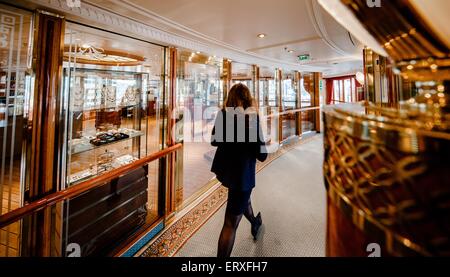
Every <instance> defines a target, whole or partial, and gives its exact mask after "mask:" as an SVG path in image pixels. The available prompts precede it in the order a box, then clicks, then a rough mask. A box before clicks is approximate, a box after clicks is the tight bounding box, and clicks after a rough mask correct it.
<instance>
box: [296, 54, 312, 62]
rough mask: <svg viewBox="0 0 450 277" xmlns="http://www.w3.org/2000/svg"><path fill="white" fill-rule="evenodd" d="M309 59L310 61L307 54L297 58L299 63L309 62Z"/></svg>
mask: <svg viewBox="0 0 450 277" xmlns="http://www.w3.org/2000/svg"><path fill="white" fill-rule="evenodd" d="M310 59H311V56H310V55H309V54H304V55H300V56H298V60H299V61H301V62H304V61H309V60H310Z"/></svg>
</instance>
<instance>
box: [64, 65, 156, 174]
mask: <svg viewBox="0 0 450 277" xmlns="http://www.w3.org/2000/svg"><path fill="white" fill-rule="evenodd" d="M73 76H74V79H73V80H72V81H71V82H70V84H71V85H72V87H70V89H69V90H68V91H70V93H71V94H70V101H71V104H70V109H71V110H70V112H71V115H70V119H71V120H70V123H71V124H72V126H71V130H72V134H71V136H70V137H71V139H70V140H69V141H68V142H67V145H68V148H69V149H68V150H69V153H70V154H69V155H70V157H69V159H68V161H69V162H70V164H69V173H68V174H67V176H68V178H67V179H68V180H67V181H68V182H69V183H75V182H79V181H81V180H86V179H89V178H92V177H95V176H98V175H99V174H102V173H105V172H108V171H111V170H113V169H115V168H120V167H121V166H124V165H127V164H129V163H132V162H133V161H135V160H137V159H139V158H140V157H141V153H140V151H142V150H141V149H140V148H139V145H140V143H142V142H141V138H140V137H141V136H144V135H145V133H144V132H142V131H140V130H139V129H141V128H142V125H141V124H143V122H142V120H141V115H140V114H139V113H137V112H135V111H136V110H137V106H136V105H138V104H139V99H140V98H141V97H143V96H142V94H141V91H143V89H142V87H141V86H142V85H143V84H146V83H147V82H148V81H145V82H144V81H143V78H148V74H142V73H133V72H120V73H118V72H115V71H107V70H98V71H97V70H93V69H77V70H76V72H74V73H73ZM118 100H119V102H118ZM124 109H126V111H127V112H124ZM130 115H132V116H131V117H130ZM122 125H123V126H122ZM144 140H145V138H144ZM91 163H93V164H94V166H92V165H91Z"/></svg>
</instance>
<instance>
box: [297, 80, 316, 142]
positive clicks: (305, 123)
mask: <svg viewBox="0 0 450 277" xmlns="http://www.w3.org/2000/svg"><path fill="white" fill-rule="evenodd" d="M300 89H301V96H300V97H301V107H302V108H309V107H313V106H314V102H313V101H314V77H313V74H312V73H304V74H302V79H301V81H300ZM315 113H316V111H306V112H302V116H301V121H302V122H301V124H302V132H303V133H307V132H311V131H313V130H314V122H315V121H314V120H315Z"/></svg>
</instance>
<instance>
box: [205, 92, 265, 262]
mask: <svg viewBox="0 0 450 277" xmlns="http://www.w3.org/2000/svg"><path fill="white" fill-rule="evenodd" d="M253 102H254V101H253V99H252V97H251V94H250V91H249V89H248V88H247V87H246V86H245V85H243V84H237V85H235V86H233V87H232V88H231V90H230V92H229V94H228V98H227V100H226V102H225V107H224V109H222V111H221V112H219V113H218V115H217V118H216V122H215V125H214V128H213V131H212V139H211V144H212V145H213V146H216V147H217V151H216V154H215V157H214V160H213V164H212V168H211V171H212V172H214V173H215V174H216V175H217V179H218V180H219V181H220V182H221V183H222V185H223V186H225V187H227V188H228V202H227V207H226V212H225V222H224V225H223V228H222V232H221V234H220V238H219V245H218V252H217V256H218V257H229V256H230V255H231V251H232V250H233V245H234V240H235V236H236V230H237V228H238V226H239V222H240V221H241V218H242V215H244V216H245V218H246V219H247V220H248V221H249V222H250V223H251V226H252V227H251V234H252V235H253V238H254V240H255V241H256V240H257V237H258V233H259V230H260V227H261V225H262V219H261V213H258V215H257V216H254V214H253V207H252V203H251V200H250V196H251V193H252V190H253V188H254V187H255V174H256V171H255V169H256V160H257V159H258V160H259V161H265V160H266V158H267V153H266V151H265V148H264V139H263V136H262V132H261V128H260V126H259V117H258V114H257V112H256V109H255V108H254V107H253Z"/></svg>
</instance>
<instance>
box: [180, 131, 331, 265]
mask: <svg viewBox="0 0 450 277" xmlns="http://www.w3.org/2000/svg"><path fill="white" fill-rule="evenodd" d="M322 162H323V138H322V136H316V137H314V138H313V139H312V140H308V141H307V142H305V143H303V144H300V145H299V146H297V147H295V148H293V149H292V150H290V151H289V152H288V153H286V154H284V155H282V156H281V157H279V158H278V159H276V160H275V161H273V162H272V163H271V164H269V165H268V166H266V167H265V168H263V169H262V170H261V171H260V172H259V173H258V174H257V180H256V181H257V185H256V189H255V191H254V193H253V195H252V201H253V207H254V209H255V214H256V213H257V212H258V211H261V215H262V219H263V227H262V230H261V234H260V237H259V240H258V241H257V242H254V241H253V238H252V236H251V234H250V223H249V222H248V221H247V220H246V219H245V218H243V219H242V221H241V223H240V226H239V229H238V232H237V235H236V242H235V246H234V249H233V253H232V257H324V256H325V234H326V192H325V187H324V182H323V174H322ZM224 215H225V205H224V206H222V208H221V209H220V210H219V211H218V212H217V213H216V214H215V215H214V216H212V217H211V218H210V219H209V221H207V223H206V224H205V225H203V226H202V227H201V228H200V229H199V230H198V231H197V232H196V233H195V234H194V235H193V236H192V237H191V238H190V239H189V240H188V241H187V242H186V244H185V245H184V246H183V247H182V248H181V249H180V250H179V251H178V253H177V254H176V256H178V257H214V256H216V253H217V241H218V238H219V234H220V230H221V228H222V224H223V219H224Z"/></svg>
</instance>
